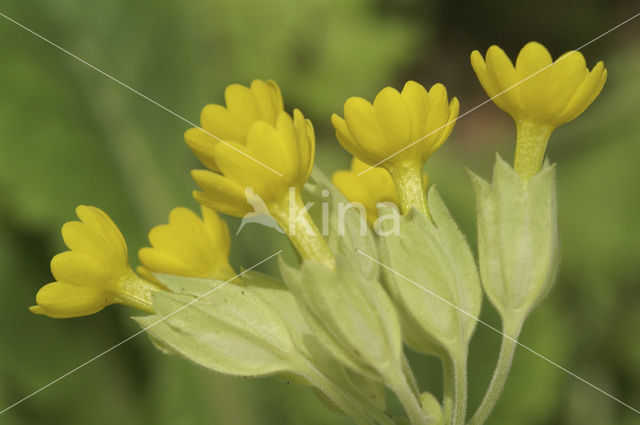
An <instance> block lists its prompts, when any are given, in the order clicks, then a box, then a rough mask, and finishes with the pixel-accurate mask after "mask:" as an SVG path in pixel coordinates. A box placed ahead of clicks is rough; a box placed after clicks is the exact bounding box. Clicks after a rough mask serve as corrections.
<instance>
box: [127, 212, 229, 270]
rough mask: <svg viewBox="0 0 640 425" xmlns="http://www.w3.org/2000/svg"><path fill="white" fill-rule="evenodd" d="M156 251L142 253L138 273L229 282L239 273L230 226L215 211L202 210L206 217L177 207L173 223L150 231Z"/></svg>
mask: <svg viewBox="0 0 640 425" xmlns="http://www.w3.org/2000/svg"><path fill="white" fill-rule="evenodd" d="M149 241H150V242H151V246H152V248H149V247H146V248H142V249H141V250H140V251H138V257H139V258H140V262H141V263H142V264H143V265H142V266H139V267H138V269H137V271H138V273H139V274H140V275H142V276H144V277H146V278H147V279H149V280H151V281H155V278H154V276H153V275H152V274H151V273H165V274H171V275H176V276H188V277H201V278H211V279H220V280H226V279H230V278H232V277H234V276H235V275H236V273H235V272H234V271H233V269H232V268H231V266H230V265H229V249H230V247H231V239H230V237H229V229H228V228H227V224H226V223H225V222H224V220H222V219H221V218H220V217H219V216H218V214H216V212H215V211H213V210H210V209H209V208H206V207H202V218H200V217H198V215H197V214H196V213H194V212H193V211H191V210H190V209H188V208H183V207H178V208H174V209H173V210H172V211H171V213H170V214H169V223H168V224H163V225H160V226H156V227H154V228H153V229H151V231H150V232H149Z"/></svg>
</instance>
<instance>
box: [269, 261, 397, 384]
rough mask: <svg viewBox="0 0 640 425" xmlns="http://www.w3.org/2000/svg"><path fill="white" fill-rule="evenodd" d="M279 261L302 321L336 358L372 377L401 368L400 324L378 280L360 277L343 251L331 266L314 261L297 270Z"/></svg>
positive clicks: (394, 371)
mask: <svg viewBox="0 0 640 425" xmlns="http://www.w3.org/2000/svg"><path fill="white" fill-rule="evenodd" d="M280 266H281V271H282V274H283V276H284V279H285V282H286V283H287V286H288V287H289V290H290V291H291V292H292V293H293V295H294V296H295V297H296V299H297V300H298V303H299V305H300V308H301V310H302V312H303V314H304V316H305V318H306V319H307V323H309V324H310V325H311V327H312V328H313V329H314V331H315V333H316V335H318V336H320V338H321V341H322V342H323V343H324V344H325V347H326V348H327V350H329V351H330V352H331V353H332V354H333V355H334V356H335V357H336V358H338V359H340V360H341V361H342V362H343V363H344V364H346V365H347V366H349V367H351V368H352V369H354V370H355V371H357V372H359V373H361V374H363V375H365V376H370V377H372V378H377V379H383V377H386V376H389V375H392V374H395V373H397V371H398V370H401V364H402V363H401V358H402V357H401V356H402V339H401V332H400V324H399V322H398V318H397V315H396V312H395V308H394V306H393V304H392V303H391V300H390V299H389V297H388V295H387V294H386V293H385V291H384V288H383V287H382V285H380V283H378V282H377V281H370V280H366V279H363V278H362V276H361V275H360V273H359V272H358V270H357V267H354V264H353V263H352V262H350V261H348V260H347V259H346V258H345V257H343V256H337V257H336V267H335V269H334V270H332V269H329V268H327V267H325V266H323V265H321V264H319V263H317V262H315V261H305V262H304V263H303V264H302V267H301V268H300V270H295V269H292V268H290V267H288V266H287V265H286V264H284V262H282V261H281V263H280Z"/></svg>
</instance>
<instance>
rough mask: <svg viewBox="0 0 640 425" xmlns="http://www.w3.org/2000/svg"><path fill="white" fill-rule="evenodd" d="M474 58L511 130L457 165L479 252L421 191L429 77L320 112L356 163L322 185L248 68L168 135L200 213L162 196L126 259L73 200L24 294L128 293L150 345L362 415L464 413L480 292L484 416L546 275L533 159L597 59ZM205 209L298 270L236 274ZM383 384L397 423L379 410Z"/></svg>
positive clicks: (71, 313)
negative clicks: (501, 149) (191, 162)
mask: <svg viewBox="0 0 640 425" xmlns="http://www.w3.org/2000/svg"><path fill="white" fill-rule="evenodd" d="M471 65H472V67H473V69H474V71H475V72H476V75H477V76H478V79H479V80H480V83H481V85H482V87H483V88H484V89H485V91H486V92H487V94H488V95H489V96H490V97H491V99H492V100H493V101H494V103H495V104H496V105H497V106H498V107H499V108H501V109H502V110H504V111H505V112H507V113H508V114H509V115H511V117H512V118H513V120H514V121H515V123H516V128H517V141H516V153H515V160H514V166H513V167H511V166H510V165H508V164H507V163H506V162H504V161H502V160H501V159H498V160H497V162H496V165H495V169H494V176H493V181H492V182H491V183H489V182H487V181H485V180H483V179H481V178H480V177H478V176H476V175H474V174H472V176H471V178H472V181H473V184H474V188H475V192H476V198H477V221H478V253H479V259H478V264H477V263H476V259H475V258H474V255H473V250H472V249H471V247H470V246H469V245H468V243H467V241H466V237H465V235H464V234H463V233H462V231H461V230H460V229H459V228H458V226H457V225H456V223H455V222H454V220H453V219H452V216H451V214H450V212H449V210H448V209H447V207H446V205H445V203H444V202H443V200H442V198H441V197H440V195H439V194H438V192H437V190H436V189H435V188H434V187H431V188H430V189H429V190H428V191H427V183H428V179H427V176H426V174H424V171H423V169H424V165H425V162H426V161H427V159H429V157H430V156H431V155H432V154H433V153H434V152H435V151H436V150H437V149H438V148H439V147H440V146H441V145H442V144H443V143H444V142H445V141H446V140H447V138H448V137H449V135H450V133H451V132H452V130H453V127H454V125H455V122H456V120H457V119H458V113H459V102H458V99H457V98H455V97H452V98H450V97H449V95H448V93H447V90H446V88H445V87H444V86H443V85H442V84H434V85H433V86H431V88H430V89H428V90H427V89H426V88H425V87H423V86H422V85H421V84H419V83H417V82H415V81H409V82H407V83H406V84H405V85H404V87H403V88H402V90H401V91H398V90H396V89H394V88H391V87H386V88H384V89H382V90H381V91H380V92H379V93H378V95H377V96H376V97H375V99H374V100H373V102H372V103H370V102H369V101H367V100H365V99H362V98H358V97H351V98H349V99H347V100H346V102H345V104H344V111H343V117H341V116H339V115H337V114H333V116H332V117H331V123H332V124H333V127H334V129H335V134H336V137H337V139H338V141H339V143H340V144H341V145H342V146H343V147H344V149H345V150H347V151H348V152H349V153H350V154H351V155H352V156H353V158H352V162H351V168H350V169H349V170H340V171H338V172H336V173H335V174H334V175H333V177H332V179H331V181H332V183H331V182H330V181H329V180H328V179H327V178H325V177H324V176H323V175H322V173H321V172H320V171H319V170H313V163H314V156H315V133H314V128H313V125H312V124H311V122H310V121H309V120H308V119H306V118H305V117H304V115H303V114H302V112H300V111H299V110H298V109H294V110H293V112H292V113H291V114H290V113H289V112H287V111H286V110H285V107H284V102H283V98H282V94H281V92H280V89H279V87H278V85H277V84H276V83H275V82H273V81H262V80H255V81H253V82H252V83H251V84H250V86H249V87H245V86H242V85H239V84H232V85H230V86H228V87H227V89H226V91H225V105H224V106H223V105H207V106H205V107H204V109H203V110H202V115H201V127H196V128H191V129H189V130H187V131H186V133H185V135H184V139H185V142H186V144H187V145H188V146H189V147H190V148H191V150H192V151H193V153H194V154H195V156H196V157H197V158H198V159H199V160H200V161H201V163H202V165H203V167H204V168H203V169H198V170H193V171H192V173H191V174H192V177H193V180H194V181H195V183H196V184H197V185H198V186H199V187H200V190H198V191H194V192H193V197H194V198H195V200H196V201H198V203H200V205H201V214H200V215H198V214H197V213H196V212H194V211H192V210H190V209H188V208H184V207H178V208H175V209H173V210H172V211H171V212H170V214H169V219H168V223H167V224H163V225H159V226H156V227H154V228H153V229H151V231H150V232H149V243H150V246H149V247H144V248H142V249H140V250H139V252H138V257H139V261H140V265H139V266H138V267H137V268H136V271H135V272H134V270H133V269H132V267H131V266H130V263H129V256H128V250H127V246H126V243H125V240H124V238H123V236H122V234H121V233H120V231H119V230H118V228H117V227H116V225H115V224H114V222H113V221H112V220H111V219H110V218H109V217H108V216H107V215H106V214H105V213H104V212H103V211H101V210H100V209H98V208H95V207H88V206H79V207H78V208H77V210H76V212H77V215H78V218H79V219H80V221H72V222H69V223H66V224H65V225H64V226H63V227H62V236H63V239H64V242H65V243H66V245H67V246H68V247H69V251H66V252H63V253H61V254H58V255H56V256H55V257H54V258H53V260H52V262H51V271H52V274H53V276H54V278H55V282H53V283H49V284H47V285H45V286H43V287H42V288H41V289H40V291H39V292H38V293H37V295H36V303H37V305H35V306H33V307H31V311H32V312H34V313H36V314H42V315H47V316H50V317H55V318H65V317H76V316H84V315H88V314H93V313H96V312H98V311H100V310H101V309H103V308H104V307H106V306H107V305H110V304H124V305H128V306H130V307H134V308H136V309H138V310H140V311H143V312H146V313H150V315H149V316H145V317H139V318H136V320H138V322H139V323H140V324H141V325H143V326H144V327H145V330H147V331H148V333H149V334H150V336H151V337H152V338H153V340H154V341H155V342H156V343H157V345H158V346H159V347H162V348H163V349H164V350H165V351H166V352H169V353H176V354H178V355H180V356H182V357H185V358H187V359H190V360H192V361H194V362H196V363H198V364H201V365H203V366H205V367H207V368H209V369H212V370H216V371H219V372H223V373H227V374H231V375H238V376H265V375H276V376H282V377H286V379H287V380H290V381H292V382H296V383H301V384H304V385H313V386H314V387H316V388H317V389H319V390H320V392H321V393H322V394H324V395H325V397H324V398H326V399H327V401H328V402H329V403H331V404H332V405H334V406H337V407H338V408H339V409H341V410H342V411H343V412H344V413H345V414H347V415H349V416H350V417H351V418H352V419H353V420H354V421H355V422H356V423H358V424H373V423H378V424H384V425H393V424H396V423H406V421H407V419H408V421H409V423H411V424H412V425H427V424H447V425H449V424H451V425H463V424H465V423H467V415H466V413H467V412H466V408H467V396H466V394H467V373H466V365H467V360H468V354H469V353H468V349H469V344H470V340H471V338H472V336H473V333H474V330H475V327H476V324H477V323H476V322H477V316H478V315H479V313H480V306H481V302H482V296H483V294H484V295H486V296H487V297H488V299H489V300H490V301H491V302H492V304H493V305H494V307H495V308H496V310H497V311H498V312H499V314H500V316H501V318H502V322H503V328H504V329H503V334H504V336H505V340H504V341H503V344H502V347H501V353H500V357H499V361H498V364H497V366H496V373H495V374H494V377H493V379H492V381H491V384H490V386H489V389H488V390H487V394H486V396H485V398H484V400H483V401H482V403H481V405H480V407H479V408H478V410H477V411H476V413H475V414H474V415H473V416H472V418H471V420H470V422H468V423H469V424H471V425H481V424H482V423H484V421H485V420H486V418H487V416H488V414H489V413H490V412H491V410H492V408H493V406H494V405H495V403H496V400H497V399H498V397H499V395H500V393H501V391H502V389H503V387H504V383H505V380H506V376H507V375H508V371H509V368H510V365H511V360H512V359H513V353H514V350H515V347H516V344H517V338H518V336H519V333H520V330H521V329H522V326H523V324H524V321H525V319H526V318H527V315H528V314H529V313H530V312H531V311H532V310H533V308H535V306H536V305H537V304H538V303H539V302H540V301H541V300H542V299H543V298H544V296H546V294H547V293H548V291H549V288H550V287H551V285H552V284H553V282H554V277H555V274H556V270H557V264H558V245H559V243H558V238H557V221H556V220H557V218H556V193H555V167H554V166H551V165H544V166H543V158H544V153H545V149H546V146H547V142H548V139H549V137H550V135H551V133H552V131H553V129H554V128H556V127H557V126H559V125H561V124H563V123H566V122H568V121H571V120H573V119H575V118H576V117H577V116H578V115H580V114H581V113H582V112H583V111H584V110H585V109H586V108H587V107H588V106H589V105H590V104H591V103H592V102H593V101H594V99H595V98H596V97H597V96H598V94H599V93H600V91H601V89H602V87H603V85H604V82H605V80H606V75H607V72H606V69H604V66H603V64H602V62H599V63H598V64H597V65H596V66H595V67H594V68H593V69H592V70H589V69H588V68H587V67H586V62H585V59H584V57H583V56H582V55H581V54H580V53H579V52H568V53H566V54H564V55H562V56H560V57H559V58H558V59H557V60H555V61H553V60H552V58H551V56H550V54H549V53H548V51H547V50H546V49H545V48H544V47H543V46H541V45H540V44H537V43H529V44H527V45H526V46H524V48H523V49H522V50H521V51H520V53H519V55H518V57H517V60H516V62H515V66H514V65H513V63H512V62H511V61H510V59H509V58H508V57H507V56H506V54H505V53H504V52H503V51H502V50H501V49H500V48H498V47H497V46H492V47H490V48H489V50H488V51H487V54H486V56H485V57H484V58H483V57H482V55H481V54H480V53H479V52H477V51H474V52H473V53H472V54H471ZM340 192H341V193H340ZM427 192H428V193H427ZM319 194H321V195H319ZM314 196H315V199H318V197H324V198H323V199H325V198H328V200H327V202H326V211H325V206H324V205H323V214H324V213H326V214H325V215H328V217H327V216H325V215H323V217H322V218H321V219H318V218H317V217H316V216H314V215H313V214H312V213H311V212H310V211H309V208H308V204H305V202H307V201H308V200H309V199H310V198H313V197H314ZM347 201H350V202H347ZM343 203H345V204H348V205H346V206H345V205H342V204H343ZM350 204H358V205H361V206H362V207H363V208H361V209H360V210H358V209H356V210H350V209H349V205H350ZM389 204H391V205H389ZM219 213H222V214H226V215H231V216H236V217H241V218H247V217H254V216H257V215H265V216H268V217H270V218H271V219H272V220H275V222H276V225H277V226H276V225H274V227H277V228H278V229H282V230H283V231H284V232H285V233H286V234H287V236H288V237H289V239H290V241H291V243H292V245H293V246H294V247H295V249H296V251H297V252H298V254H299V260H300V265H299V267H292V266H290V265H287V264H286V263H285V262H284V261H281V262H280V270H281V275H282V278H281V279H280V278H274V277H271V276H267V275H264V274H261V273H257V272H254V271H252V270H251V269H247V270H244V271H243V272H242V273H240V274H237V272H236V271H235V270H234V268H232V267H231V265H230V262H229V253H230V250H231V238H230V235H229V230H228V228H227V224H226V222H225V221H224V220H223V218H221V216H219V215H218V214H219ZM383 216H384V217H391V218H392V222H393V223H395V224H397V226H398V228H399V231H398V232H396V233H393V232H384V231H385V230H389V229H388V228H389V226H391V225H390V224H389V223H387V222H383V223H381V222H380V220H379V219H380V218H382V217H383ZM365 222H366V223H368V224H369V227H367V225H366V223H365ZM374 223H375V226H373V225H374ZM345 226H346V227H347V231H346V232H345V231H344V229H343V228H344V227H345ZM320 227H321V228H322V232H321V231H320V230H319V228H320ZM370 227H374V229H379V230H382V231H383V232H381V233H377V234H376V233H374V232H372V231H371V228H370ZM359 228H364V230H363V231H362V232H357V231H356V230H357V229H359ZM227 283H231V284H229V285H227ZM213 291H218V292H217V295H219V298H216V296H215V295H211V296H209V294H210V293H211V292H213ZM221 300H222V301H221ZM187 307H188V308H187ZM183 310H184V311H183ZM403 344H406V345H408V346H410V347H412V348H413V349H415V350H417V351H419V352H422V353H426V354H429V355H435V356H437V357H438V358H439V359H440V361H441V362H442V365H443V371H444V373H443V375H444V394H443V397H442V400H441V401H439V400H438V399H437V398H436V397H435V396H434V395H433V394H431V393H429V392H427V391H423V390H421V389H420V388H419V387H418V385H417V384H416V381H415V379H414V376H413V372H412V370H411V367H410V365H409V363H408V361H407V359H406V357H405V355H404V352H403ZM384 387H387V388H389V389H390V390H391V391H393V392H394V393H395V394H396V396H397V398H398V399H399V400H400V402H401V403H402V406H403V408H404V410H405V413H406V416H407V419H404V418H393V417H391V415H390V414H389V413H388V412H387V411H386V405H385V397H384V391H385V390H384Z"/></svg>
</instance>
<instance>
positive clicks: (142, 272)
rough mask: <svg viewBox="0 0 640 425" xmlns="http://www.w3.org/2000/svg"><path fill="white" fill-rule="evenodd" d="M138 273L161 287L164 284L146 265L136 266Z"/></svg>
mask: <svg viewBox="0 0 640 425" xmlns="http://www.w3.org/2000/svg"><path fill="white" fill-rule="evenodd" d="M136 273H138V274H139V275H140V276H141V277H142V278H143V279H146V280H148V281H149V282H153V283H155V284H156V285H158V286H159V287H160V285H162V284H161V283H160V281H159V280H158V279H156V277H155V276H154V275H153V273H151V271H150V270H149V269H147V268H146V267H145V266H138V267H136Z"/></svg>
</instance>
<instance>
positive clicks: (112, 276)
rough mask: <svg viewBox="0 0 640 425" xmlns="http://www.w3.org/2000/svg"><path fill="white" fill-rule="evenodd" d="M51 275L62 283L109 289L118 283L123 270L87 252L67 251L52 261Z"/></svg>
mask: <svg viewBox="0 0 640 425" xmlns="http://www.w3.org/2000/svg"><path fill="white" fill-rule="evenodd" d="M51 273H52V274H53V276H54V277H55V278H56V280H58V281H60V282H66V283H72V284H74V285H77V286H83V285H84V286H93V287H103V288H107V287H112V286H113V285H114V283H115V282H117V279H118V277H119V276H121V275H122V274H123V270H122V269H121V268H119V267H118V266H117V265H113V264H109V263H103V262H101V261H99V260H98V259H96V257H94V256H92V255H90V254H87V253H85V252H79V251H65V252H62V253H60V254H57V255H56V256H54V257H53V258H52V259H51Z"/></svg>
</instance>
